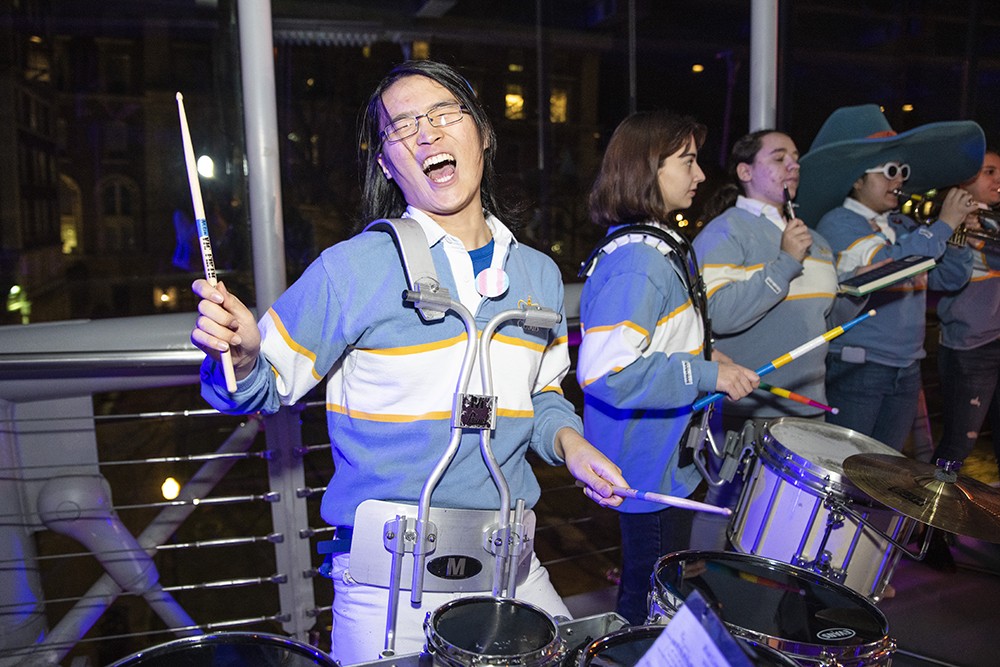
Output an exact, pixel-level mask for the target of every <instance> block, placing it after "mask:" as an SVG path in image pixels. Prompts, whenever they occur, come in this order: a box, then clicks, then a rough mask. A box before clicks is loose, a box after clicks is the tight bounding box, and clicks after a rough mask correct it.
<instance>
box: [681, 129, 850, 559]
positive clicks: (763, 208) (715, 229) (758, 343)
mask: <svg viewBox="0 0 1000 667" xmlns="http://www.w3.org/2000/svg"><path fill="white" fill-rule="evenodd" d="M728 172H729V176H730V181H729V182H727V183H726V184H725V185H723V186H722V187H720V188H719V189H718V190H717V191H716V192H715V193H714V194H713V196H712V198H711V199H710V200H709V201H708V202H707V204H706V207H705V209H704V210H703V211H702V217H703V218H704V219H705V220H708V221H709V222H708V224H707V225H706V226H705V228H704V229H703V230H702V231H701V232H700V233H699V234H698V236H696V237H695V239H694V247H695V250H696V251H697V252H698V258H699V259H700V260H701V268H702V273H703V275H704V276H705V284H706V290H707V291H708V312H709V316H710V318H711V321H712V332H713V333H714V334H715V345H716V347H717V348H718V349H719V350H721V351H723V352H725V353H726V354H727V355H729V356H730V357H732V359H733V360H734V361H736V362H738V363H740V364H745V365H746V366H748V367H750V368H759V367H761V366H763V365H764V364H766V363H768V362H769V361H771V360H772V359H776V358H778V357H780V356H781V355H783V354H785V353H786V352H788V351H789V350H792V349H794V348H796V347H798V346H799V345H801V344H803V343H805V342H806V341H809V340H812V339H813V338H816V337H817V336H819V335H820V334H822V333H823V332H824V331H826V330H827V329H829V328H830V326H828V322H829V318H831V311H832V309H833V305H834V302H835V298H836V295H837V271H836V269H835V268H834V265H833V261H834V260H833V252H832V250H831V249H830V244H829V243H827V242H826V240H825V239H824V238H823V237H822V236H821V235H819V234H816V233H815V232H812V231H810V230H809V228H808V227H807V226H806V224H805V222H803V221H802V219H801V218H800V217H799V216H798V215H797V214H796V213H795V211H794V208H793V207H792V200H793V199H794V198H795V195H796V193H797V191H798V187H799V150H798V148H797V147H796V145H795V142H794V141H793V140H792V138H791V137H790V136H788V135H787V134H785V133H784V132H779V131H777V130H773V129H764V130H758V131H756V132H751V133H749V134H747V135H745V136H744V137H742V138H740V139H739V140H737V141H736V143H735V144H733V148H732V151H731V152H730V157H729V166H728ZM825 360H826V346H825V345H823V346H820V347H819V348H817V349H815V350H813V351H811V352H809V353H807V354H805V355H803V356H802V357H801V358H799V359H796V360H795V363H791V364H788V365H786V366H783V367H781V368H779V369H778V370H776V371H775V372H773V373H772V374H770V376H769V377H768V378H767V380H766V382H768V383H770V384H772V385H773V386H776V387H781V388H783V389H788V390H790V391H793V392H795V393H797V394H800V395H803V396H807V397H808V398H810V399H812V400H813V401H817V402H819V403H826V402H827V399H826V391H825V388H824V379H825V377H826V364H825ZM721 408H722V410H721V416H720V415H719V414H718V411H717V413H716V415H715V419H714V424H713V426H714V430H715V431H717V432H719V433H720V436H717V437H716V440H717V442H720V443H721V442H724V439H723V438H722V437H721V434H724V433H728V432H730V431H733V432H736V433H741V432H742V430H743V428H744V427H745V426H746V425H747V424H748V422H753V423H754V425H755V426H759V425H760V424H761V423H763V421H765V420H770V419H776V418H779V417H801V418H808V419H817V420H822V419H823V417H824V415H825V414H826V413H825V412H824V411H823V410H822V409H821V408H817V407H813V406H810V405H805V404H803V403H798V402H793V401H790V400H787V399H784V398H781V397H779V396H777V395H775V394H773V393H771V392H768V391H764V390H761V389H758V390H756V391H754V392H753V393H752V394H750V395H749V396H748V397H747V398H745V399H744V400H742V401H739V402H738V403H726V404H724V405H722V406H721ZM713 463H714V464H715V465H716V466H721V463H720V462H718V461H713ZM741 488H742V480H741V479H739V478H737V479H734V480H733V481H732V482H731V483H728V484H723V485H718V486H715V485H713V486H710V487H709V490H708V496H707V501H708V502H711V503H713V504H716V505H720V506H724V507H730V508H733V507H735V505H736V502H737V500H738V499H739V492H740V489H741ZM727 523H728V522H727V520H726V519H725V517H719V516H718V515H711V514H699V515H698V516H696V517H695V520H694V529H693V533H692V548H703V549H724V548H726V546H727V544H728V543H727V540H726V535H725V531H726V527H727Z"/></svg>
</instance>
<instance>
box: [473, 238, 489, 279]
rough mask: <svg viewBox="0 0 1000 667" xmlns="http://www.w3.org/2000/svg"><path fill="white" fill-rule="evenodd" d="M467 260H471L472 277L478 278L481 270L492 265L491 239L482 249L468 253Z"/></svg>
mask: <svg viewBox="0 0 1000 667" xmlns="http://www.w3.org/2000/svg"><path fill="white" fill-rule="evenodd" d="M469 258H470V259H472V275H474V276H478V275H479V274H480V272H482V271H483V269H488V268H490V264H492V263H493V239H490V242H489V243H487V244H486V245H484V246H483V247H482V248H476V249H475V250H470V251H469Z"/></svg>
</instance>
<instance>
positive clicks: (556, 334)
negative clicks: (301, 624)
mask: <svg viewBox="0 0 1000 667" xmlns="http://www.w3.org/2000/svg"><path fill="white" fill-rule="evenodd" d="M360 139H361V141H360V145H361V146H362V147H363V150H365V151H366V153H365V156H364V157H365V162H366V172H365V185H364V214H365V216H366V218H367V219H377V218H389V217H401V216H405V217H407V218H410V219H411V220H414V221H416V222H417V223H418V224H419V226H420V228H421V229H422V231H423V232H424V234H425V236H426V242H427V245H428V246H429V249H430V254H431V257H432V258H433V264H434V266H435V267H436V270H437V272H438V275H439V276H440V281H441V285H442V287H446V288H448V290H449V291H450V294H452V295H457V296H456V297H454V298H456V299H457V300H460V301H461V303H462V304H463V305H464V306H465V307H466V308H468V309H469V310H470V311H471V312H472V313H474V314H475V317H476V321H477V323H478V324H479V326H480V327H481V326H482V325H484V324H485V323H486V322H487V321H488V320H489V319H490V318H491V317H492V316H493V315H495V314H497V313H499V312H501V311H504V310H510V309H516V308H517V307H518V302H519V301H522V302H528V303H534V304H540V305H542V306H546V307H549V308H552V309H554V310H558V311H559V312H561V311H562V309H563V287H562V281H561V279H560V274H559V271H558V269H557V268H556V266H555V264H554V263H553V262H552V261H551V260H550V259H549V258H548V257H546V256H544V255H543V254H541V253H539V252H537V251H535V250H532V249H530V248H528V247H526V246H523V245H521V244H519V243H518V242H517V240H516V239H515V238H514V236H513V235H512V234H511V232H510V231H509V229H508V228H507V227H506V226H505V225H504V223H503V222H502V221H501V218H502V217H504V215H505V213H506V212H507V211H506V210H505V208H504V207H503V206H502V205H501V204H500V203H499V202H498V201H497V199H496V196H495V192H496V191H495V184H494V176H493V169H492V160H493V156H494V155H495V153H496V136H495V134H494V131H493V127H492V125H491V124H490V121H489V119H488V118H487V117H486V114H485V112H484V110H483V107H482V105H481V103H480V101H479V99H478V98H477V97H476V96H475V93H474V92H473V91H472V89H471V87H470V86H469V84H468V83H467V82H466V81H465V79H463V78H462V77H461V75H459V74H458V73H457V72H456V71H455V70H453V69H452V68H450V67H448V66H445V65H442V64H439V63H435V62H430V61H411V62H407V63H404V64H402V65H400V66H398V67H396V68H395V69H393V70H392V71H391V72H390V73H389V74H388V76H387V77H386V78H385V79H383V80H382V82H381V83H380V84H379V85H378V87H377V88H376V90H375V91H374V93H373V94H372V96H371V98H370V100H369V103H368V106H367V109H366V111H365V116H364V120H363V127H362V130H361V137H360ZM488 267H491V268H493V269H503V271H504V272H505V274H506V276H507V278H508V280H509V287H508V288H507V289H506V291H503V292H502V293H500V294H496V293H492V294H491V296H485V295H484V294H482V293H480V292H479V291H477V281H476V276H477V274H478V273H479V271H480V270H482V269H484V268H488ZM406 286H407V284H406V280H405V277H404V273H403V269H402V267H401V263H400V259H399V255H398V254H397V250H396V247H395V245H394V243H393V240H392V238H391V237H390V236H389V235H388V234H386V233H382V232H368V233H362V234H359V235H357V236H355V237H354V238H352V239H349V240H347V241H344V242H342V243H338V244H337V245H335V246H333V247H331V248H328V249H327V250H325V251H324V252H323V253H322V255H321V257H320V258H319V259H318V260H317V261H316V262H314V263H313V264H312V265H311V266H310V267H309V268H308V269H307V270H306V272H305V273H304V274H303V276H302V277H301V278H300V279H299V280H298V281H297V282H296V283H295V284H293V285H292V286H291V287H290V288H289V289H288V291H287V292H285V293H284V294H283V295H282V296H281V297H280V298H279V299H278V301H277V302H276V303H275V304H274V305H273V306H272V307H271V308H270V309H269V310H268V311H267V313H266V314H264V316H263V317H262V318H261V320H260V323H259V325H258V324H257V323H256V322H254V319H253V316H252V314H251V312H250V311H249V310H248V309H247V308H246V307H245V306H244V305H243V304H242V303H241V302H240V300H239V299H238V298H237V297H236V296H235V295H233V294H231V293H230V292H229V291H228V290H227V289H226V288H225V287H224V286H223V285H222V284H221V283H219V285H218V286H217V287H215V288H213V287H211V286H209V284H208V283H207V282H206V281H203V280H199V281H196V282H195V284H194V291H195V292H196V293H197V294H198V296H200V297H201V299H202V301H201V302H200V304H199V312H200V313H201V317H199V319H198V322H197V326H196V328H195V329H194V331H193V333H192V335H191V339H192V341H193V342H194V343H195V345H197V346H198V347H199V348H201V349H202V350H204V351H205V353H206V354H207V355H208V358H207V359H206V361H205V363H204V365H203V367H202V388H203V391H202V393H203V395H204V396H205V398H206V399H207V400H208V401H209V402H210V403H211V404H212V405H213V406H215V407H217V408H218V409H220V410H223V411H226V412H236V413H247V412H253V411H258V410H261V411H264V412H274V411H275V410H277V409H278V407H279V406H280V405H288V404H292V403H295V402H296V401H297V400H299V399H300V398H301V397H302V396H303V395H304V394H305V393H306V392H307V391H308V390H309V389H311V388H312V387H314V386H315V385H316V384H317V383H319V382H321V381H322V380H323V379H324V378H328V381H327V385H326V403H327V419H328V424H329V432H330V440H331V450H332V454H333V461H334V464H335V468H336V472H335V474H334V476H333V478H332V479H331V481H330V484H329V486H328V488H327V490H326V492H325V494H324V496H323V502H322V510H321V512H322V516H323V518H324V519H325V520H326V521H327V522H328V523H330V524H332V525H334V526H338V527H348V528H350V527H351V526H352V525H353V524H354V520H355V508H356V507H357V506H358V505H359V504H360V503H361V502H362V501H364V500H366V499H380V500H392V501H397V502H403V503H416V502H417V500H418V498H419V494H420V491H421V486H422V485H423V483H424V481H425V479H427V478H428V475H429V474H430V472H431V470H432V469H433V467H434V465H435V464H436V462H437V461H438V459H439V457H440V455H441V452H442V451H443V450H444V448H445V446H446V445H447V444H448V441H449V436H450V434H451V419H450V417H451V408H452V400H453V398H454V392H455V387H456V384H457V379H458V376H459V368H460V367H461V364H462V358H463V353H464V350H465V341H466V335H465V327H464V326H463V323H462V321H461V319H459V318H457V317H454V316H446V317H444V319H443V320H440V321H437V322H434V323H425V322H423V321H422V320H421V318H420V317H419V316H418V315H417V313H416V312H415V311H414V310H413V309H412V308H409V307H404V304H403V303H402V301H401V299H400V293H401V291H402V290H403V289H404V288H405V287H406ZM494 340H495V341H497V342H495V343H494V344H493V346H492V348H491V349H492V350H493V351H492V354H491V356H492V357H493V361H492V367H493V368H494V369H496V376H497V377H496V381H495V385H496V387H497V391H496V392H495V393H497V394H498V403H499V406H498V417H497V424H496V428H495V431H494V435H493V440H492V442H493V452H494V454H495V456H496V458H497V460H498V461H499V462H500V465H501V468H502V471H503V473H504V476H505V477H506V479H507V482H508V484H509V485H510V489H511V498H524V499H525V500H526V504H527V505H528V506H529V507H530V506H531V505H532V504H534V502H535V501H536V500H537V499H538V495H539V487H538V482H537V480H536V479H535V476H534V474H533V473H532V471H531V467H530V465H529V463H528V462H527V461H526V460H525V454H526V453H527V450H528V449H529V447H530V448H531V449H532V450H534V451H535V452H536V453H537V454H538V455H540V456H541V457H542V458H543V459H544V460H545V461H546V462H547V463H549V464H553V465H557V464H563V463H564V464H565V465H566V466H567V467H568V469H569V471H570V472H571V473H572V474H573V476H574V477H576V478H577V479H578V480H580V481H581V482H583V484H584V485H585V487H586V488H585V489H584V492H585V493H586V494H587V495H588V496H589V497H590V498H592V499H594V500H596V501H598V502H600V503H601V504H604V505H609V506H615V505H617V504H619V503H620V499H619V498H617V497H614V496H612V489H611V485H612V484H614V485H620V486H625V485H626V483H625V480H624V478H623V477H622V476H621V474H620V473H619V469H618V467H617V466H615V465H614V464H613V463H611V461H609V460H608V459H607V457H605V456H604V455H603V454H601V453H600V452H599V451H598V450H596V449H595V448H594V447H593V446H591V445H590V443H588V442H587V441H586V440H585V439H584V438H583V436H582V435H581V434H580V432H581V430H582V424H581V423H580V421H579V419H578V417H577V416H576V415H575V413H574V409H573V406H572V405H571V404H570V403H569V401H567V400H566V399H565V398H564V397H563V394H562V391H561V389H560V383H561V382H562V379H563V377H564V376H565V375H566V373H567V371H568V370H569V353H568V349H567V338H566V325H565V322H562V323H561V324H559V325H558V327H557V328H556V329H554V330H553V331H551V332H549V331H543V332H541V333H537V332H529V331H526V330H523V329H521V328H519V327H513V326H510V327H501V328H500V329H499V331H498V333H497V336H496V338H495V339H494ZM226 349H229V350H231V353H232V358H233V362H234V366H235V370H236V376H237V378H238V380H239V384H238V390H237V391H236V393H234V394H232V395H230V394H229V393H228V392H227V391H226V390H225V384H224V382H223V378H222V373H221V370H220V368H219V366H220V364H219V363H218V362H219V354H220V351H222V350H226ZM473 377H474V378H475V381H474V383H473V386H472V387H471V389H473V390H474V389H475V388H476V386H475V385H476V382H477V381H478V377H479V374H478V372H476V373H473ZM478 441H479V432H478V431H475V430H467V431H466V432H465V433H464V435H463V436H462V444H461V448H460V450H459V452H458V454H457V455H456V457H455V458H454V460H453V461H452V462H451V464H450V465H449V466H448V468H447V470H446V471H445V472H444V475H443V477H442V479H441V480H440V483H439V484H438V486H437V490H436V492H435V494H434V496H433V503H434V506H436V507H438V506H439V507H449V508H464V509H473V510H490V511H491V512H492V513H495V511H496V510H497V509H499V494H498V492H497V489H496V486H495V485H494V482H493V480H492V479H491V477H490V475H489V472H488V470H487V467H486V466H485V465H484V462H483V459H482V456H481V454H480V451H479V447H478ZM355 539H357V538H356V537H355ZM470 539H471V540H472V541H473V542H475V543H476V546H477V547H478V548H479V549H481V548H482V544H481V542H482V539H481V535H475V536H471V537H470ZM377 546H378V548H382V545H381V543H380V544H378V545H377ZM350 567H351V563H350V555H349V553H340V554H338V555H336V556H335V557H334V558H333V563H332V576H333V579H334V609H333V632H332V645H333V647H332V654H333V656H334V657H335V658H336V659H337V660H339V661H341V662H343V663H346V664H351V663H355V662H361V661H368V660H374V659H376V658H377V657H378V656H379V652H380V651H381V649H382V647H383V636H384V633H385V627H386V608H387V605H388V589H387V588H381V587H378V586H373V585H364V584H361V583H358V582H357V581H355V580H354V579H353V578H352V577H351V573H350ZM517 592H518V596H519V597H520V598H521V599H523V600H526V601H528V602H531V603H534V604H536V605H538V606H540V607H542V608H543V609H545V610H546V611H548V612H549V613H550V614H552V615H568V611H567V609H566V607H565V605H564V604H563V603H562V601H561V599H560V597H559V595H558V594H557V593H556V591H555V590H554V588H553V587H552V584H551V583H550V581H549V578H548V574H547V572H546V571H545V569H544V568H543V567H542V566H541V565H540V564H539V563H538V560H537V558H535V557H534V556H532V567H531V572H530V574H529V575H528V579H527V581H525V582H524V583H523V584H521V585H520V586H519V587H518V590H517ZM461 595H463V593H447V592H435V593H427V592H425V593H424V595H423V604H422V606H421V607H420V608H414V607H413V606H411V604H410V602H409V599H405V600H404V599H403V596H402V595H401V596H400V601H399V605H398V613H399V617H398V623H397V628H396V641H395V644H396V650H397V652H398V653H407V652H416V651H419V650H420V648H421V647H422V646H423V643H424V641H423V634H422V632H421V623H422V621H423V619H424V616H425V614H426V613H427V612H428V611H432V610H434V609H435V608H437V607H439V606H440V605H441V604H443V603H444V602H446V601H449V600H452V599H455V598H456V597H460V596H461Z"/></svg>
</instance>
